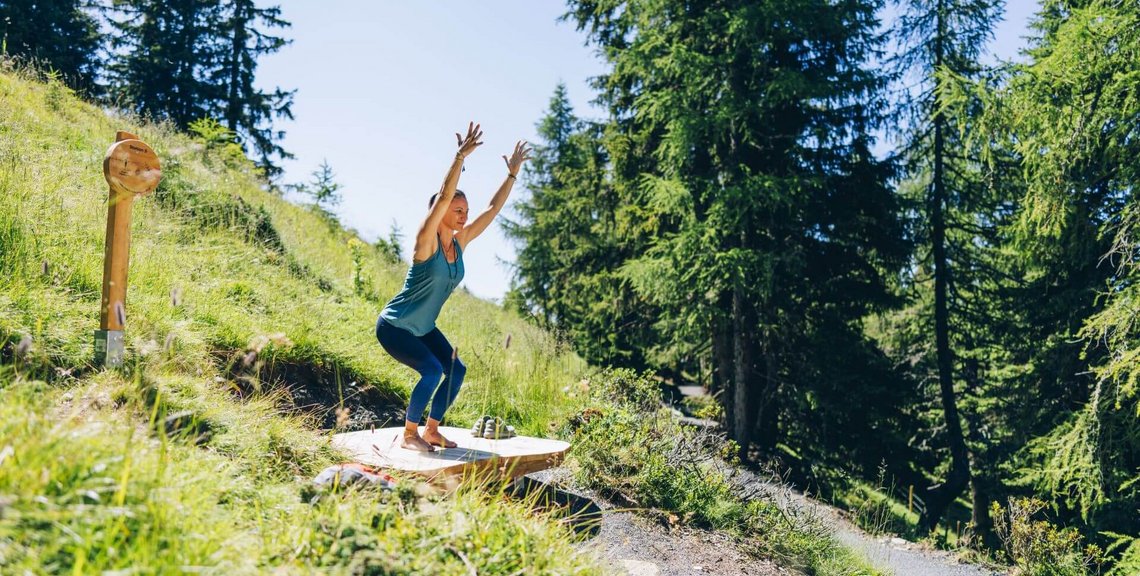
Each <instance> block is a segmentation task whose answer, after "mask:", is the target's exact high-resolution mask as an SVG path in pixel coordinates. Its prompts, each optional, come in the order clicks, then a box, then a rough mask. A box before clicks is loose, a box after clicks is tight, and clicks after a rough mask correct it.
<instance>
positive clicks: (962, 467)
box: [896, 0, 1003, 530]
mask: <svg viewBox="0 0 1140 576" xmlns="http://www.w3.org/2000/svg"><path fill="white" fill-rule="evenodd" d="M901 4H902V5H903V8H904V10H903V12H902V15H901V17H900V18H899V21H898V23H897V27H896V30H897V31H898V33H899V40H900V44H901V46H902V49H901V51H900V53H899V55H898V56H897V58H896V61H897V63H898V65H899V68H900V71H901V72H902V73H903V74H904V78H906V79H908V80H909V78H910V77H911V76H917V77H918V80H919V83H918V86H917V87H916V88H915V89H913V90H912V91H911V94H910V95H909V98H908V99H907V101H906V102H905V104H904V106H905V109H906V112H908V113H909V115H908V117H909V119H910V120H911V127H910V136H909V139H908V141H907V142H906V144H905V147H904V151H903V154H904V158H905V160H906V167H907V171H908V175H909V176H911V177H912V178H915V179H917V180H919V181H920V182H924V183H925V186H924V189H922V192H923V198H922V199H921V200H920V202H919V203H918V204H917V208H918V212H919V214H920V220H921V221H920V222H919V224H918V229H919V234H918V236H919V239H920V246H921V249H920V250H919V255H920V265H919V266H918V267H917V268H916V270H919V271H929V274H930V276H931V277H932V281H933V288H932V292H933V294H932V298H931V302H930V304H931V306H932V310H931V316H932V317H933V318H932V319H933V339H934V351H935V364H936V368H935V371H936V375H937V380H938V398H939V404H940V408H941V412H942V416H943V421H942V427H943V428H944V430H945V432H944V436H945V443H946V445H947V447H948V449H949V453H950V467H949V472H948V473H947V475H946V478H945V480H944V481H943V482H941V483H938V484H937V485H936V486H934V487H932V488H931V489H930V490H929V492H928V494H927V497H926V508H925V512H924V516H923V518H922V526H923V528H924V529H926V530H931V529H933V528H934V526H935V525H936V524H937V523H938V522H939V521H940V520H941V518H942V515H943V514H944V513H945V511H946V508H947V507H948V506H949V505H950V503H951V502H953V501H954V499H955V498H957V497H958V495H959V494H961V493H962V491H963V490H965V489H966V486H967V485H968V484H969V483H970V479H971V475H970V461H969V459H970V456H969V452H968V449H967V445H966V434H965V432H964V431H963V428H962V419H961V414H960V410H959V408H960V406H959V399H958V394H959V393H958V391H957V390H956V389H955V382H956V380H957V378H956V372H955V367H956V365H957V363H958V362H959V359H958V358H956V356H955V350H954V343H955V342H954V341H955V339H954V334H955V333H960V332H961V331H962V326H961V319H960V318H959V315H960V314H964V313H965V312H964V311H963V308H964V307H966V306H969V305H970V303H971V300H972V299H971V298H969V297H967V296H966V294H965V293H964V292H961V291H959V292H958V293H956V292H955V290H956V289H958V290H968V289H969V287H970V286H971V285H973V284H972V283H973V281H974V280H973V279H971V278H969V277H968V276H965V275H966V274H968V272H966V270H969V268H970V265H969V264H968V263H967V262H966V261H967V260H969V259H970V258H971V254H970V252H971V251H972V250H973V248H974V247H975V246H976V244H975V243H973V242H972V240H970V237H979V236H984V235H985V234H987V231H984V230H979V229H978V228H977V226H976V224H977V221H976V220H974V219H973V217H974V215H975V214H976V211H977V210H978V206H977V204H978V202H979V200H980V199H979V195H980V191H979V190H980V189H981V188H982V186H981V185H980V182H979V180H980V178H979V177H978V175H977V173H976V170H974V169H973V168H972V166H971V163H970V160H969V159H968V158H966V155H965V154H964V149H963V146H962V145H961V143H960V142H959V140H958V139H957V138H956V132H954V131H953V130H951V122H952V119H951V118H948V117H947V114H946V112H945V105H944V104H945V103H944V102H943V87H942V85H941V82H942V76H940V74H944V73H947V72H950V73H954V74H958V75H962V76H973V75H976V74H978V73H979V72H980V71H981V67H980V66H979V64H978V58H979V56H980V54H981V51H982V50H983V48H984V47H985V45H986V42H987V40H988V39H989V38H990V36H991V34H992V29H993V25H994V23H995V22H996V20H997V18H998V17H999V15H1000V9H1001V7H1002V4H1003V2H1002V0H907V1H905V2H902V3H901ZM920 189H921V188H920ZM955 240H958V241H957V242H955ZM956 272H962V273H963V275H964V277H963V278H956V277H955V273H956ZM982 508H983V511H984V510H985V509H986V508H987V507H986V506H985V505H983V506H982Z"/></svg>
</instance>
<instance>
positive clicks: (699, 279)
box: [571, 0, 903, 452]
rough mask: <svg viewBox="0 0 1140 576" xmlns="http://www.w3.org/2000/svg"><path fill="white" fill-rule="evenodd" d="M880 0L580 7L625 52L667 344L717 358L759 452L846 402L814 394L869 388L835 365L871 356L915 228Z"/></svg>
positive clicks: (616, 58) (630, 191) (638, 196)
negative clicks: (884, 65)
mask: <svg viewBox="0 0 1140 576" xmlns="http://www.w3.org/2000/svg"><path fill="white" fill-rule="evenodd" d="M878 5H879V3H878V2H859V3H853V2H844V3H834V2H823V1H819V2H817V1H811V0H803V1H796V2H775V1H771V2H744V1H728V0H725V1H716V2H704V3H685V2H660V1H652V2H651V1H628V2H598V1H585V0H583V1H576V2H573V3H572V4H571V16H572V17H573V18H574V19H575V20H576V21H577V23H578V25H579V27H580V28H582V29H585V30H587V31H588V32H589V34H590V37H591V39H592V40H593V41H594V42H595V43H597V44H598V45H599V46H600V48H601V49H602V52H603V53H604V54H605V55H606V57H607V60H608V61H609V62H610V64H611V65H612V66H613V69H612V71H611V72H610V73H609V74H607V75H605V76H603V77H602V78H600V79H599V80H598V85H599V86H600V87H601V88H602V94H601V98H600V100H601V101H602V102H604V103H605V104H607V105H608V106H609V108H610V112H611V116H612V118H613V120H612V124H611V126H610V127H608V129H607V134H612V136H611V137H610V139H608V140H607V149H608V150H610V151H611V153H612V173H613V179H614V186H615V188H617V189H618V190H620V191H622V195H621V196H620V197H621V198H622V200H623V202H624V203H625V204H627V205H628V207H624V208H623V213H622V217H621V218H620V221H621V222H622V223H623V226H624V227H627V228H629V229H633V230H636V231H637V232H636V233H635V234H640V235H642V236H643V237H644V238H645V240H644V242H643V243H642V246H644V249H641V250H638V251H636V252H635V253H634V254H632V255H631V256H630V257H628V258H627V259H626V260H625V264H624V265H623V266H622V274H623V276H624V277H626V278H628V279H629V280H630V281H631V282H632V283H633V285H634V286H635V287H636V289H637V292H638V293H639V294H640V295H642V296H643V297H645V298H648V299H649V300H650V301H651V302H652V303H653V304H654V305H655V306H658V307H660V309H661V310H662V314H661V315H660V317H659V318H658V319H657V321H656V322H655V329H656V331H657V332H659V333H661V334H663V336H662V337H663V338H664V339H665V340H666V342H667V343H668V344H666V345H665V349H664V350H662V349H658V350H654V352H656V353H658V354H660V353H662V352H665V353H668V354H671V355H672V356H674V357H678V358H689V359H695V358H700V357H703V358H705V359H706V360H707V361H708V363H709V364H711V366H713V381H714V382H715V384H716V387H717V388H718V389H719V390H720V391H721V398H722V399H723V401H724V403H725V408H726V413H727V419H728V431H729V435H730V436H731V437H732V438H733V439H735V440H737V441H738V442H739V443H740V444H741V447H742V448H743V449H744V450H747V449H748V448H749V446H750V444H752V442H753V441H755V443H756V445H757V446H758V447H759V448H760V449H762V450H766V451H769V452H771V451H772V450H774V448H775V446H776V444H777V442H780V441H783V440H791V438H789V437H790V436H791V434H786V433H787V432H790V431H791V430H793V429H795V430H797V431H799V430H801V429H802V430H811V429H813V427H812V426H810V425H808V424H807V423H806V422H805V421H810V420H812V419H820V420H823V421H828V420H830V419H831V418H832V417H833V416H835V414H832V413H827V412H826V411H824V412H819V411H817V410H818V409H819V406H820V403H818V402H815V401H813V400H808V398H811V397H812V396H813V394H823V395H827V396H829V398H828V405H839V404H841V403H842V402H841V401H839V400H838V399H836V398H834V397H833V396H831V395H833V394H836V393H837V392H838V393H839V394H843V395H846V396H848V397H851V396H855V397H858V396H859V395H858V394H853V393H851V391H850V389H848V390H842V388H843V387H842V386H840V387H839V388H840V389H839V390H836V389H835V388H830V386H831V385H832V383H833V382H834V380H833V379H832V378H831V376H838V375H839V374H838V373H831V372H830V367H836V366H844V365H849V362H850V361H854V362H856V363H862V362H863V361H864V360H865V358H864V357H862V356H861V354H862V352H861V350H862V346H861V337H860V336H859V329H858V328H857V327H856V326H855V325H854V323H855V321H856V320H857V319H858V318H860V317H861V316H862V315H863V314H865V313H867V312H868V311H869V310H872V309H876V308H879V307H883V306H886V305H888V304H889V303H890V301H891V297H890V295H889V294H888V292H887V290H886V289H885V281H884V276H883V273H884V271H886V270H891V269H893V268H894V267H895V266H898V265H899V264H900V258H901V256H902V254H903V243H902V242H901V228H900V226H899V223H898V221H897V219H896V214H897V207H896V204H895V202H894V199H893V196H892V194H891V191H890V190H889V189H888V188H887V186H886V181H887V177H888V176H889V174H890V166H889V165H887V164H884V163H882V162H878V161H876V160H875V159H874V157H873V155H872V154H871V153H870V146H871V143H872V140H871V137H870V135H869V134H870V131H871V130H872V128H873V127H874V126H875V125H876V124H877V122H878V121H879V119H880V112H881V110H882V105H883V100H882V94H881V92H880V89H881V87H882V81H883V80H882V78H881V77H880V76H879V75H878V74H877V72H876V71H874V70H872V69H870V68H869V67H868V66H867V65H866V63H867V60H868V58H869V57H870V55H871V54H872V53H873V52H874V51H875V50H877V49H878V46H879V45H878V37H877V36H876V34H875V27H876V26H877V22H876V20H875V10H876V8H877V7H878ZM775 23H779V24H778V25H776V24H775ZM635 237H636V236H635ZM691 361H692V360H690V362H691ZM844 381H845V382H846V383H848V384H851V385H858V384H862V383H865V381H860V380H859V379H855V381H854V382H852V379H851V378H850V371H849V372H848V375H847V377H846V378H844ZM820 383H826V386H820V385H819V384H820ZM808 391H811V393H809V392H808ZM832 400H835V403H834V404H831V401H832ZM805 414H807V416H805ZM815 429H816V430H818V427H815ZM816 439H818V437H813V438H807V439H805V440H806V441H807V442H813V441H814V440H816ZM832 439H833V440H836V441H837V442H839V441H840V440H838V439H837V438H832ZM848 440H849V439H848Z"/></svg>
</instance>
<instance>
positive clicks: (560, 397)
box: [0, 70, 865, 574]
mask: <svg viewBox="0 0 1140 576" xmlns="http://www.w3.org/2000/svg"><path fill="white" fill-rule="evenodd" d="M23 76H24V75H22V74H19V73H13V72H11V71H7V72H5V71H3V70H0V398H3V402H0V572H4V573H8V572H13V573H17V572H23V571H24V570H28V571H30V572H32V573H59V572H65V571H70V572H73V573H90V572H98V571H101V570H113V569H123V568H129V567H141V568H143V569H144V571H148V572H155V573H177V572H184V571H198V570H199V569H200V568H203V567H205V569H206V570H205V571H208V572H215V573H225V574H240V573H259V572H263V571H265V570H266V569H267V568H269V567H273V568H275V569H278V570H280V571H282V572H285V573H309V572H311V571H313V570H314V569H319V570H321V571H329V572H333V573H336V572H353V573H366V572H368V569H369V567H370V566H371V567H372V568H373V569H374V570H373V573H394V574H395V573H420V572H424V573H441V574H450V573H466V572H468V571H469V570H470V569H472V568H474V569H476V570H477V571H478V572H479V573H485V574H510V573H518V572H519V571H520V570H524V569H525V572H526V573H565V574H571V573H573V574H591V573H600V571H601V569H600V568H599V565H598V563H596V562H595V561H594V559H592V558H590V557H588V556H584V555H583V554H582V553H580V552H578V551H576V550H575V549H574V548H573V547H572V545H571V542H572V538H570V537H569V534H568V533H567V532H566V531H565V530H564V529H563V528H562V527H560V526H559V525H558V524H557V523H556V522H553V521H551V520H550V519H549V518H546V517H545V516H542V515H535V514H533V513H531V512H530V511H529V510H528V509H527V507H526V506H524V505H523V504H520V503H518V502H512V501H509V500H507V499H504V498H500V497H497V496H496V495H495V494H494V493H493V491H492V493H488V492H487V491H485V490H475V489H470V488H463V489H461V490H460V491H459V492H458V493H457V494H455V495H453V496H451V497H448V498H446V499H442V500H436V499H432V498H425V497H422V496H417V495H416V489H415V486H414V484H412V483H404V484H402V486H403V488H402V489H401V490H398V491H397V492H396V493H395V494H391V495H379V496H378V495H377V494H375V493H368V492H363V493H357V492H350V493H347V494H343V495H337V496H335V497H328V496H325V497H323V498H318V499H317V500H316V501H315V502H314V501H313V494H312V493H311V490H309V489H308V488H307V479H308V478H310V477H312V476H313V475H314V474H315V473H316V472H318V471H319V470H321V469H322V468H323V467H324V466H326V465H328V464H331V463H335V462H337V461H338V459H339V458H338V456H337V454H335V453H334V452H333V451H332V450H331V449H330V448H329V446H328V432H321V431H320V430H319V429H318V426H315V425H314V424H317V423H318V419H320V418H322V417H325V416H327V413H328V412H330V411H331V408H335V406H330V407H328V409H326V410H325V411H324V412H325V413H326V414H325V415H324V416H322V414H319V413H318V414H315V415H314V414H309V415H296V414H292V413H286V411H284V410H283V407H289V406H291V403H290V402H288V399H287V397H286V396H285V393H284V392H283V391H282V387H281V386H279V385H277V384H276V383H275V382H274V381H273V380H274V378H276V377H278V376H281V375H282V374H284V373H285V370H283V369H282V367H285V366H293V367H298V366H300V367H305V368H307V369H308V370H309V371H310V372H308V373H307V374H309V375H310V376H312V375H314V374H318V375H322V376H321V377H322V378H324V380H325V384H329V385H331V386H332V387H333V389H334V391H336V394H337V395H343V396H344V397H345V398H346V399H351V397H353V396H360V397H364V396H367V397H368V398H369V399H371V400H376V399H380V400H384V399H387V400H390V402H391V404H392V406H397V407H398V406H401V405H402V404H403V400H404V398H406V396H407V392H408V388H409V386H410V385H411V383H412V380H413V377H412V376H413V375H412V374H411V372H410V371H409V370H408V369H406V368H404V367H402V366H400V365H398V364H396V363H395V362H393V361H392V360H390V359H389V358H388V357H387V355H386V354H384V353H383V352H382V350H381V349H380V347H379V345H378V344H377V343H376V341H375V338H374V336H373V332H372V328H373V322H374V319H375V316H376V314H377V312H378V310H379V307H380V306H381V305H382V303H383V298H384V297H386V296H387V295H390V294H392V293H394V292H395V290H396V289H397V287H398V285H399V283H400V282H401V281H402V277H403V274H404V271H405V270H406V268H405V267H404V266H403V265H400V264H394V263H391V262H388V261H386V260H385V259H384V258H383V257H381V256H380V255H379V254H378V253H377V252H376V251H375V250H373V249H372V248H371V247H369V246H367V245H366V244H362V243H360V241H359V239H357V238H356V237H355V235H353V234H352V233H350V232H346V231H344V230H342V229H341V228H340V227H339V226H336V225H334V223H330V222H329V221H328V220H327V218H326V217H324V216H322V215H321V214H320V213H319V212H316V211H314V210H311V209H308V208H305V207H298V206H295V205H292V204H289V203H287V202H284V201H282V200H281V199H280V198H277V197H275V196H273V195H271V194H268V193H266V192H264V191H262V190H260V189H259V188H258V186H257V183H256V180H255V179H254V178H253V177H252V176H251V175H250V174H249V167H248V166H246V165H243V164H242V163H241V162H237V163H235V162H234V161H233V160H229V161H227V160H225V159H223V158H222V157H221V156H220V155H215V154H214V153H212V152H208V151H206V150H205V149H204V148H203V147H202V146H201V145H200V144H198V143H196V142H194V141H193V140H191V139H189V138H187V137H186V136H183V135H179V134H177V133H175V132H173V131H172V130H169V129H167V128H164V127H162V126H155V125H151V124H144V123H140V122H137V121H135V120H132V119H129V118H121V117H115V116H113V115H112V116H109V115H108V114H107V113H106V112H105V111H103V110H100V109H97V108H96V107H93V106H91V105H88V104H84V103H81V102H79V101H78V100H75V99H74V98H72V97H71V96H70V95H69V94H68V93H67V91H66V89H64V88H62V87H61V86H60V85H58V84H53V83H48V84H44V83H40V82H34V81H30V80H28V79H26V78H24V77H23ZM120 129H126V130H130V131H132V132H134V133H136V134H138V135H139V136H140V137H141V138H143V139H144V140H146V141H147V142H148V143H150V144H151V145H152V146H153V147H154V148H155V149H156V150H157V151H158V153H159V155H160V157H161V158H162V160H163V171H164V180H163V184H162V186H161V187H160V189H159V190H158V192H156V194H154V195H153V196H151V197H147V198H144V199H141V200H140V201H138V202H136V203H135V207H134V218H133V228H132V234H133V238H132V252H131V269H130V292H129V295H128V305H127V315H128V322H127V331H126V332H127V343H128V361H127V363H126V367H125V368H124V369H123V370H118V371H97V370H94V369H93V367H92V366H91V365H90V362H91V356H92V330H93V329H94V328H96V325H97V309H98V301H99V297H100V289H101V279H102V252H103V234H104V222H105V217H106V209H107V207H106V196H107V192H106V184H105V182H104V181H103V178H102V174H101V160H102V156H103V153H104V151H105V150H106V148H107V146H108V145H109V144H110V142H111V140H112V139H113V135H114V132H115V130H120ZM174 295H177V296H176V297H175V296H174ZM441 325H442V328H443V329H444V331H445V332H446V333H447V334H448V336H449V337H450V338H451V340H452V342H453V343H454V344H456V345H457V346H458V348H459V350H460V354H461V356H462V357H463V358H464V360H465V361H466V363H467V364H468V366H469V368H470V369H469V372H468V378H467V381H466V383H465V387H464V392H463V394H461V395H460V398H459V401H458V403H457V404H456V406H455V407H454V409H453V410H452V412H451V414H449V418H450V419H452V420H453V421H454V423H455V424H457V425H466V424H468V423H469V422H470V421H471V420H472V419H473V418H474V417H475V416H477V415H478V414H483V413H496V414H501V415H504V416H506V417H507V418H508V419H509V420H510V421H512V422H514V423H515V424H516V425H517V426H518V427H519V428H520V429H521V431H523V432H527V433H531V434H545V433H548V431H549V427H550V425H551V424H554V423H558V422H565V420H566V416H567V415H569V414H570V413H571V412H573V411H574V410H575V409H576V408H580V407H581V406H580V405H579V404H581V400H580V399H568V398H566V397H565V396H564V394H563V392H562V390H563V389H564V387H565V386H566V385H567V384H569V383H571V382H576V381H578V379H579V378H580V376H581V373H582V371H583V370H584V368H585V367H584V365H583V364H582V363H581V361H579V360H578V359H577V358H576V357H574V356H573V355H571V354H568V353H565V352H564V351H561V348H560V347H559V346H558V344H557V343H556V342H555V341H554V340H553V339H552V338H551V337H550V336H548V335H546V334H544V333H542V332H540V331H538V330H535V329H534V328H533V327H531V326H529V325H526V324H525V323H523V322H522V321H521V320H519V319H517V318H514V317H512V316H510V315H508V314H506V313H504V312H503V311H502V310H501V309H500V308H498V307H496V306H494V305H492V304H490V303H487V302H483V301H480V300H478V299H475V298H472V297H470V296H468V295H466V294H463V293H459V294H456V295H455V296H454V297H453V298H452V299H451V300H450V301H449V303H448V304H447V307H446V308H445V310H444V313H443V316H442V321H441ZM508 334H509V335H511V345H510V347H509V348H505V347H504V345H503V342H504V339H505V338H506V336H507V335H508ZM251 350H257V351H258V354H257V355H256V360H255V362H253V364H254V368H260V370H256V369H255V370H252V371H251V370H250V369H247V368H245V367H244V365H243V363H242V362H241V358H243V357H247V356H248V357H252V356H250V355H249V352H250V351H251ZM251 374H252V375H260V376H262V377H267V378H262V379H260V380H258V379H254V380H253V381H252V382H251V381H249V380H247V379H246V378H247V377H248V376H250V375H251ZM350 383H352V384H350ZM334 397H335V396H334ZM334 404H335V402H334ZM347 404H348V405H349V406H356V405H358V404H361V403H360V402H357V403H355V404H354V403H353V402H352V401H348V402H347ZM364 404H367V402H365V403H364ZM181 411H189V412H190V413H191V414H192V415H193V419H194V420H195V421H196V422H198V426H200V427H201V428H203V429H208V430H209V431H210V433H211V437H210V438H209V439H208V440H207V441H205V442H204V443H202V444H201V445H195V442H194V440H193V439H192V438H190V437H189V436H185V435H179V434H167V433H165V432H164V427H163V426H162V424H161V423H162V421H163V418H164V417H165V416H167V415H169V414H172V413H175V412H181ZM324 421H325V422H326V423H327V422H328V420H327V418H326V419H325V420H324ZM353 423H354V424H356V425H362V424H363V423H364V420H354V421H353ZM191 436H192V435H191ZM618 449H620V447H619V448H618ZM603 457H604V455H603ZM698 483H699V482H698ZM712 501H713V504H710V506H714V507H715V506H716V505H719V504H718V503H720V500H717V499H715V498H714V499H713V500H712ZM780 534H784V532H780ZM753 536H755V534H754V535H753ZM759 536H760V537H761V538H765V537H770V538H783V537H784V536H786V534H784V536H777V534H776V533H771V534H759ZM807 542H809V543H810V542H813V541H811V540H807ZM817 547H818V546H817V545H815V544H808V548H817ZM784 548H787V546H784ZM828 549H829V550H830V549H831V548H828ZM802 554H803V555H804V556H805V557H806V556H808V555H810V554H811V551H810V550H808V551H807V552H803V553H802ZM832 563H833V564H835V565H834V566H832V567H828V568H824V569H819V568H809V571H811V572H818V573H827V574H856V573H865V571H864V570H863V569H861V568H860V567H859V566H858V562H857V560H855V559H849V558H848V556H846V555H844V554H837V555H836V559H835V560H834V562H832ZM805 565H806V566H816V565H819V563H818V562H815V561H813V562H809V563H807V564H805ZM380 567H383V569H386V570H388V572H384V571H383V570H381V569H380Z"/></svg>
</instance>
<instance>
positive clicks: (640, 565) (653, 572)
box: [621, 560, 661, 576]
mask: <svg viewBox="0 0 1140 576" xmlns="http://www.w3.org/2000/svg"><path fill="white" fill-rule="evenodd" d="M621 565H622V566H623V567H624V568H625V573H626V574H628V575H629V576H658V575H659V574H661V569H660V568H658V567H657V565H656V564H654V563H652V562H643V561H641V560H621Z"/></svg>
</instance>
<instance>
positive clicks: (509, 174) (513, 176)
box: [507, 172, 518, 180]
mask: <svg viewBox="0 0 1140 576" xmlns="http://www.w3.org/2000/svg"><path fill="white" fill-rule="evenodd" d="M507 178H514V179H515V180H518V177H517V176H515V175H514V174H511V173H510V172H507Z"/></svg>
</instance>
